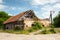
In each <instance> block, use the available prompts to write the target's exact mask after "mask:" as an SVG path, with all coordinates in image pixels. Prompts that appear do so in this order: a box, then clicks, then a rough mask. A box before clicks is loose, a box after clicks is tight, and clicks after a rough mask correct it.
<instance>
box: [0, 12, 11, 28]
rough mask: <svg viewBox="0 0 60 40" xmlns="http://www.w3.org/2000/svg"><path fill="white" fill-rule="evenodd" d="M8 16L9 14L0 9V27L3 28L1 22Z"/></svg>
mask: <svg viewBox="0 0 60 40" xmlns="http://www.w3.org/2000/svg"><path fill="white" fill-rule="evenodd" d="M9 17H11V16H9V15H8V14H7V13H6V12H4V11H0V29H3V28H4V26H3V22H4V21H5V20H7V19H8V18H9Z"/></svg>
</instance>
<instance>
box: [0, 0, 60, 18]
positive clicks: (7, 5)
mask: <svg viewBox="0 0 60 40" xmlns="http://www.w3.org/2000/svg"><path fill="white" fill-rule="evenodd" d="M27 10H33V11H34V12H35V15H36V16H37V17H38V18H49V15H50V11H54V13H53V17H55V16H56V15H57V14H58V12H59V11H60V0H0V11H5V12H7V13H8V14H9V15H12V16H14V15H17V14H19V13H21V12H24V11H27Z"/></svg>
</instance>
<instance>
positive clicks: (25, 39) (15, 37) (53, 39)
mask: <svg viewBox="0 0 60 40" xmlns="http://www.w3.org/2000/svg"><path fill="white" fill-rule="evenodd" d="M0 40H60V34H45V35H44V34H40V35H22V34H9V33H0Z"/></svg>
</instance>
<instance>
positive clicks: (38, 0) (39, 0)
mask: <svg viewBox="0 0 60 40" xmlns="http://www.w3.org/2000/svg"><path fill="white" fill-rule="evenodd" d="M56 2H59V0H32V1H30V4H31V5H35V6H36V5H45V4H48V3H50V4H52V3H56Z"/></svg>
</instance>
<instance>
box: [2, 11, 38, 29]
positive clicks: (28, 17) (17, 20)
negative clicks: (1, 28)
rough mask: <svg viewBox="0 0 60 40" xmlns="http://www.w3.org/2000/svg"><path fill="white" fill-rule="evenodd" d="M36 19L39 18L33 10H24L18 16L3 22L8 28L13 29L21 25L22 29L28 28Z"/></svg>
mask: <svg viewBox="0 0 60 40" xmlns="http://www.w3.org/2000/svg"><path fill="white" fill-rule="evenodd" d="M34 20H38V18H37V17H36V15H35V13H34V12H33V10H28V11H25V12H22V13H20V14H18V15H16V16H12V17H10V18H9V19H7V20H6V21H5V22H4V23H3V24H4V25H5V28H6V29H13V28H14V27H17V26H18V27H19V28H20V29H27V28H29V27H31V26H32V24H33V23H34Z"/></svg>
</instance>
